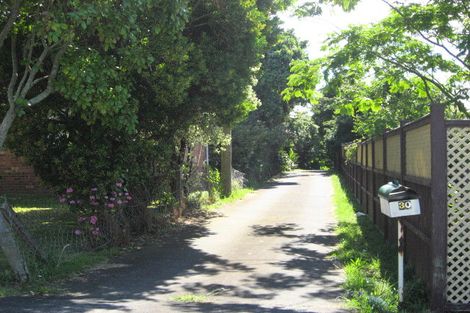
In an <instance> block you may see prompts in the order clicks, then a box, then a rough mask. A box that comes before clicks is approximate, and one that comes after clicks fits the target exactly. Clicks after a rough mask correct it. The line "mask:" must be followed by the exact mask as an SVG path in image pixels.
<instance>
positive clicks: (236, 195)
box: [203, 188, 254, 210]
mask: <svg viewBox="0 0 470 313" xmlns="http://www.w3.org/2000/svg"><path fill="white" fill-rule="evenodd" d="M253 191H254V189H252V188H239V189H235V190H233V191H232V194H231V195H230V196H229V197H226V198H221V199H219V200H217V201H216V202H214V203H212V204H209V205H205V206H203V209H205V210H215V209H218V208H220V207H221V206H223V205H226V204H229V203H232V202H235V201H237V200H240V199H243V198H244V197H246V196H247V195H248V194H250V193H252V192H253Z"/></svg>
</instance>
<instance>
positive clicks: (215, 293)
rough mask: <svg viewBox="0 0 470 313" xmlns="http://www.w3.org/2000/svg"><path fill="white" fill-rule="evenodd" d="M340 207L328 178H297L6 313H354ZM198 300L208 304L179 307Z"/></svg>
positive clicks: (7, 307) (11, 304)
mask: <svg viewBox="0 0 470 313" xmlns="http://www.w3.org/2000/svg"><path fill="white" fill-rule="evenodd" d="M331 197H332V187H331V180H330V178H329V177H328V176H327V175H326V174H325V173H323V172H309V171H299V172H294V173H291V174H289V175H287V176H285V177H282V178H280V179H277V180H275V181H274V182H273V183H271V184H270V185H268V186H267V187H266V188H264V189H261V190H258V191H256V192H255V193H253V194H250V195H249V196H248V197H247V198H245V199H244V200H241V201H237V202H236V203H233V204H231V205H228V206H226V207H225V208H223V211H222V212H223V215H224V216H222V217H217V218H214V219H212V220H210V221H209V222H208V223H207V224H206V225H193V226H190V227H189V229H188V231H186V232H184V233H183V234H181V235H180V236H177V237H178V238H172V239H171V240H170V241H169V242H167V243H165V244H164V245H163V246H162V245H160V246H157V245H153V246H148V247H145V248H144V249H142V250H140V251H136V252H133V253H131V254H130V255H127V256H123V257H120V258H117V259H116V260H114V261H113V262H112V263H110V264H108V265H107V266H105V267H104V268H102V269H99V270H96V271H94V272H92V273H90V274H88V275H86V276H84V277H82V278H81V279H80V280H77V281H74V282H73V284H70V283H69V284H68V286H67V289H68V292H67V295H66V296H54V297H43V298H30V297H14V298H6V299H1V300H0V312H12V313H13V312H80V313H81V312H149V313H150V312H278V313H293V312H320V313H332V312H338V313H340V312H347V311H346V310H345V309H343V308H342V304H341V301H340V300H339V297H341V295H342V291H341V289H340V284H341V281H342V279H343V277H342V273H341V271H340V270H339V269H337V268H336V267H335V265H334V263H333V261H331V259H329V258H328V254H329V253H330V252H331V251H332V249H333V248H334V245H335V236H334V234H333V231H332V229H333V227H334V219H333V209H332V199H331ZM194 295H198V296H203V297H202V299H201V300H205V302H204V303H184V302H182V301H176V299H177V298H178V297H179V298H183V297H184V296H186V297H191V296H194Z"/></svg>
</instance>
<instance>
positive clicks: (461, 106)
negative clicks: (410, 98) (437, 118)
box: [373, 52, 470, 118]
mask: <svg viewBox="0 0 470 313" xmlns="http://www.w3.org/2000/svg"><path fill="white" fill-rule="evenodd" d="M373 54H374V55H375V56H376V57H377V58H379V59H381V60H382V61H384V62H387V63H391V64H393V65H395V66H397V67H400V68H402V69H404V70H406V71H408V72H410V73H413V74H415V75H416V76H418V77H419V78H420V79H421V80H423V81H427V82H429V83H431V84H433V85H434V86H436V88H437V89H439V90H440V91H441V92H442V93H443V94H444V95H445V96H446V97H447V98H448V99H449V102H453V103H454V104H455V105H457V107H458V109H459V111H461V112H462V113H463V114H465V116H466V117H467V118H470V112H468V110H467V109H466V108H465V105H464V104H463V103H462V101H460V100H459V99H458V98H457V97H456V96H454V95H452V94H451V93H450V92H449V90H447V89H446V87H445V86H444V85H442V84H441V83H439V82H438V81H437V80H435V79H433V78H432V77H428V76H426V75H425V74H423V73H421V72H419V71H418V70H416V69H415V68H414V67H409V66H406V65H405V63H404V62H399V61H398V60H394V59H392V58H385V57H384V56H382V55H381V54H379V53H376V52H373ZM430 100H432V98H430Z"/></svg>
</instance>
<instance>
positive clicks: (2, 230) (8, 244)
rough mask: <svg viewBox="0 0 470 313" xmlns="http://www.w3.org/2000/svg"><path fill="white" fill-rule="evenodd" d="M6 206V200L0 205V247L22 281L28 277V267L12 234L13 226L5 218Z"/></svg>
mask: <svg viewBox="0 0 470 313" xmlns="http://www.w3.org/2000/svg"><path fill="white" fill-rule="evenodd" d="M7 206H8V203H7V201H6V200H5V201H4V202H3V203H2V205H1V206H0V247H1V249H2V250H3V253H4V254H5V257H6V258H7V261H8V263H9V264H10V266H11V268H12V269H13V271H14V272H15V274H16V276H17V277H18V279H19V280H20V281H21V282H24V281H26V280H28V277H29V272H28V267H27V265H26V261H25V259H24V257H23V255H22V254H21V251H20V248H19V247H18V244H17V242H16V240H15V237H14V235H13V228H12V226H11V225H10V223H9V221H8V220H7V219H6V218H5V214H4V213H5V212H6V211H7Z"/></svg>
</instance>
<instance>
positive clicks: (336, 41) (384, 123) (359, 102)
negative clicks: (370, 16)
mask: <svg viewBox="0 0 470 313" xmlns="http://www.w3.org/2000/svg"><path fill="white" fill-rule="evenodd" d="M385 2H386V3H387V4H389V6H390V7H391V9H392V10H391V14H390V15H389V16H388V17H387V18H385V19H384V20H383V21H380V22H378V23H375V24H373V25H365V26H351V27H350V28H349V29H347V30H345V31H342V32H339V33H336V34H332V35H330V37H329V39H328V40H327V41H326V43H325V46H324V49H325V51H326V52H327V55H326V56H325V57H323V58H319V59H317V60H311V61H297V62H293V63H292V65H291V72H292V73H291V75H290V77H289V81H288V84H287V88H286V89H285V90H284V91H283V96H284V99H285V100H286V101H298V103H304V102H310V103H311V104H313V120H314V123H315V124H316V125H318V126H319V134H320V138H321V140H319V146H318V147H317V150H320V151H322V154H323V155H324V157H325V159H330V160H333V159H334V157H335V155H337V151H338V149H339V147H340V145H341V143H344V142H348V141H351V140H354V139H355V138H358V137H371V136H375V135H378V134H381V133H382V132H383V131H385V130H387V129H392V128H395V127H398V126H399V124H400V122H401V121H410V120H414V119H417V118H419V117H421V116H423V115H425V114H427V113H429V108H430V103H432V102H437V103H441V104H442V105H445V106H446V112H447V115H448V116H449V117H452V118H462V117H468V116H469V113H468V112H467V108H466V104H468V102H469V99H470V98H469V88H470V86H469V84H468V81H469V79H470V71H469V69H470V66H469V57H470V45H469V38H470V37H469V33H470V29H469V23H468V13H469V11H468V6H466V2H465V1H450V2H449V1H441V0H433V1H429V2H427V3H426V4H423V5H419V4H407V5H403V4H399V3H397V2H392V1H385ZM351 131H352V132H353V134H351Z"/></svg>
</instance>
